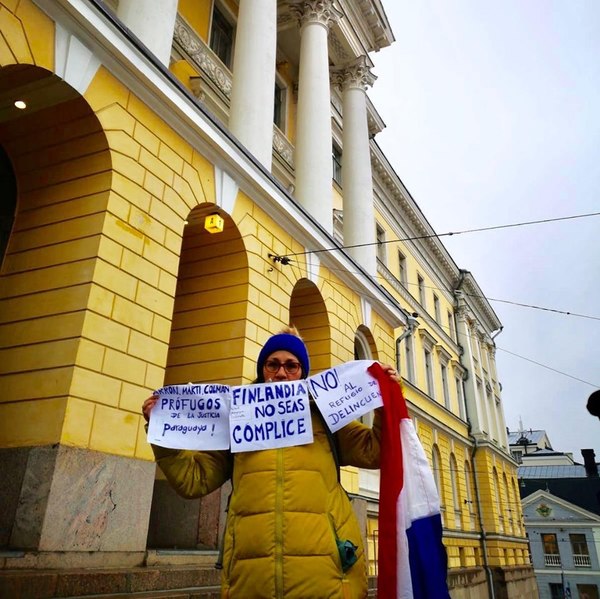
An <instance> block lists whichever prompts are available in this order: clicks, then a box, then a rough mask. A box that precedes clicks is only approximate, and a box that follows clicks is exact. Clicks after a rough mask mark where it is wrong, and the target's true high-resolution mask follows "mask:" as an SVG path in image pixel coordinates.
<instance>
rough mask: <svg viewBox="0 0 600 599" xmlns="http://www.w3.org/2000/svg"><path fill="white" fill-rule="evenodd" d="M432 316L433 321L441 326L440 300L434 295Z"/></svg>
mask: <svg viewBox="0 0 600 599" xmlns="http://www.w3.org/2000/svg"><path fill="white" fill-rule="evenodd" d="M433 316H434V318H435V321H436V322H437V323H439V324H441V319H442V317H441V315H440V298H439V297H438V296H437V295H436V294H435V293H434V294H433Z"/></svg>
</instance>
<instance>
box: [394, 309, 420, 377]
mask: <svg viewBox="0 0 600 599" xmlns="http://www.w3.org/2000/svg"><path fill="white" fill-rule="evenodd" d="M413 314H415V315H416V316H413V315H411V316H410V317H409V318H408V321H407V324H406V330H405V331H404V332H403V333H402V335H400V337H398V338H397V339H396V372H400V344H401V343H402V341H403V340H404V339H406V338H407V337H410V336H411V335H412V334H413V333H414V332H415V329H416V328H417V321H416V320H415V318H417V316H418V314H417V313H416V312H413Z"/></svg>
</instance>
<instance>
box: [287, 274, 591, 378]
mask: <svg viewBox="0 0 600 599" xmlns="http://www.w3.org/2000/svg"><path fill="white" fill-rule="evenodd" d="M296 267H297V268H300V270H305V271H306V270H307V269H305V268H302V267H300V266H299V265H296ZM375 282H377V281H376V280H375ZM328 283H329V284H330V285H334V286H335V285H340V286H342V283H337V282H334V281H331V280H328ZM434 289H437V288H434ZM364 297H367V298H370V299H375V296H373V295H370V294H368V293H366V294H364ZM475 297H480V296H475ZM481 297H483V298H484V299H487V298H485V296H481ZM383 303H385V304H386V305H389V306H395V304H392V303H391V302H383ZM571 315H573V316H575V314H572V313H571ZM587 318H593V319H595V320H600V319H597V318H596V317H587ZM437 324H438V326H439V327H440V328H441V329H443V330H444V331H447V334H449V332H450V329H449V328H448V327H445V326H443V325H441V324H440V323H437ZM470 337H471V339H475V337H474V336H472V335H470ZM496 349H499V350H500V351H503V352H505V353H508V354H511V355H513V356H515V357H516V358H521V359H522V360H525V361H526V362H531V363H532V364H535V365H537V366H540V367H542V368H546V369H547V370H551V371H552V372H555V373H557V374H561V375H563V376H566V377H568V378H570V379H574V380H576V381H579V382H580V383H584V384H586V385H589V386H590V387H594V388H596V389H597V388H598V387H600V385H596V384H594V383H590V382H589V381H586V380H584V379H580V378H578V377H576V376H573V375H572V374H568V373H567V372H563V371H561V370H558V369H556V368H553V367H552V366H547V365H546V364H542V363H541V362H537V361H536V360H532V359H531V358H526V357H525V356H521V355H519V354H516V353H514V352H511V351H509V350H507V349H503V348H502V347H499V346H498V345H496Z"/></svg>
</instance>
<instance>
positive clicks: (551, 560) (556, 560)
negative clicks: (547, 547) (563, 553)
mask: <svg viewBox="0 0 600 599" xmlns="http://www.w3.org/2000/svg"><path fill="white" fill-rule="evenodd" d="M544 565H546V566H549V567H554V568H560V555H559V554H558V553H546V554H545V555H544Z"/></svg>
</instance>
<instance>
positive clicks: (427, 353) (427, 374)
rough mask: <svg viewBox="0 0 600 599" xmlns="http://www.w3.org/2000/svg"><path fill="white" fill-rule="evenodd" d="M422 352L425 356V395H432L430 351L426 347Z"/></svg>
mask: <svg viewBox="0 0 600 599" xmlns="http://www.w3.org/2000/svg"><path fill="white" fill-rule="evenodd" d="M423 353H424V356H425V390H426V391H427V395H429V396H430V397H433V396H434V392H433V365H432V362H431V352H430V351H429V350H428V349H424V350H423Z"/></svg>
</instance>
